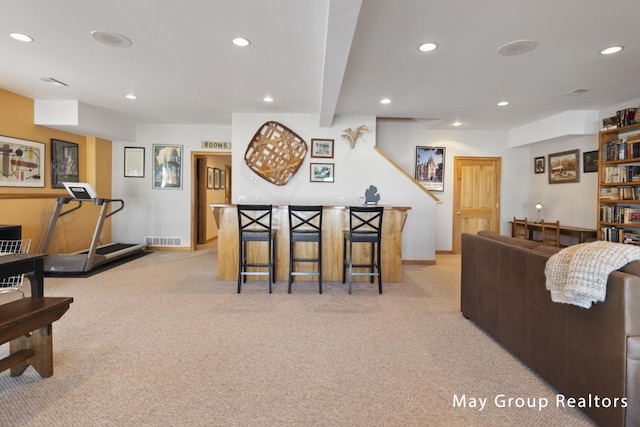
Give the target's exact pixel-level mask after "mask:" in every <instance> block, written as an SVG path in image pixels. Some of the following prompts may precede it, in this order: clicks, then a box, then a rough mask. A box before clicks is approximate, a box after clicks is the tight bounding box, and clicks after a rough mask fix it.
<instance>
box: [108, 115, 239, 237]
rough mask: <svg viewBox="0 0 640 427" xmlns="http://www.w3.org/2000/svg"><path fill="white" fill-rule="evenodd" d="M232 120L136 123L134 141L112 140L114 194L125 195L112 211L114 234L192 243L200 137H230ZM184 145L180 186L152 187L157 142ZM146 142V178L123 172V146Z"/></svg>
mask: <svg viewBox="0 0 640 427" xmlns="http://www.w3.org/2000/svg"><path fill="white" fill-rule="evenodd" d="M230 140H231V128H230V127H229V126H215V125H210V126H203V125H138V127H137V129H136V142H135V143H132V142H121V141H114V142H113V152H112V156H113V173H112V187H113V188H112V197H113V198H122V199H124V201H125V209H124V210H123V211H122V212H119V213H117V214H116V215H114V216H113V217H112V221H113V225H112V240H113V241H115V242H125V243H139V242H144V241H145V237H147V236H152V237H180V238H182V246H184V247H188V246H190V245H191V193H192V188H191V187H192V185H191V184H192V170H191V153H192V152H200V153H202V152H205V153H206V152H213V151H218V152H220V151H221V150H204V149H202V148H201V141H230ZM154 144H162V145H182V146H183V156H182V189H167V190H159V189H153V188H152V181H153V157H152V156H153V145H154ZM128 146H135V147H144V148H145V165H144V167H145V176H144V178H125V177H124V147H128Z"/></svg>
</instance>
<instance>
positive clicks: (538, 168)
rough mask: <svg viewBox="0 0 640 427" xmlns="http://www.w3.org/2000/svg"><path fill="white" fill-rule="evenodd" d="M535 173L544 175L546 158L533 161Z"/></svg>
mask: <svg viewBox="0 0 640 427" xmlns="http://www.w3.org/2000/svg"><path fill="white" fill-rule="evenodd" d="M533 171H534V173H544V156H542V157H536V158H535V159H533Z"/></svg>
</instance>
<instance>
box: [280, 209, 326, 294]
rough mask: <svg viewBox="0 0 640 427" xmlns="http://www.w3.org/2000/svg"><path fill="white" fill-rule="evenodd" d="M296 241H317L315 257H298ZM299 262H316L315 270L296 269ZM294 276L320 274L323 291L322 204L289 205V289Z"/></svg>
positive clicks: (319, 286)
mask: <svg viewBox="0 0 640 427" xmlns="http://www.w3.org/2000/svg"><path fill="white" fill-rule="evenodd" d="M296 243H302V244H304V243H316V244H317V250H318V255H317V256H316V257H315V258H312V257H309V256H307V257H303V258H296V256H295V253H294V251H295V247H296V245H295V244H296ZM298 263H315V264H317V270H315V271H295V265H296V264H298ZM293 276H318V288H319V291H320V293H322V206H289V290H288V292H289V293H291V283H292V282H293Z"/></svg>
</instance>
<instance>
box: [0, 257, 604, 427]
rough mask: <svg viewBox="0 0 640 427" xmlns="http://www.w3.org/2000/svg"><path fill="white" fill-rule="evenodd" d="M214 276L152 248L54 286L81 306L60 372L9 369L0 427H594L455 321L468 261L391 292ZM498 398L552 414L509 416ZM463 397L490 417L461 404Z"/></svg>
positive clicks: (2, 379) (527, 411) (59, 336)
mask: <svg viewBox="0 0 640 427" xmlns="http://www.w3.org/2000/svg"><path fill="white" fill-rule="evenodd" d="M215 265H216V251H215V250H212V249H206V250H199V251H195V252H155V253H153V254H150V255H148V256H145V257H142V258H140V259H137V260H134V261H131V262H129V263H127V264H124V265H121V266H118V267H116V268H114V269H111V270H108V271H106V272H104V273H100V274H98V275H96V276H93V277H90V278H85V279H73V278H47V279H46V280H45V294H46V295H48V296H72V297H73V298H74V299H75V302H74V303H73V304H72V305H71V308H70V309H69V311H68V312H67V313H66V314H65V315H64V317H63V318H62V319H61V320H59V321H58V322H56V323H55V324H54V326H53V332H54V375H53V377H51V378H48V379H41V378H40V377H39V376H38V375H37V374H36V373H35V371H34V370H33V369H32V368H28V369H27V371H26V372H25V373H24V374H23V375H22V376H19V377H14V378H12V377H10V376H9V372H8V371H5V372H3V373H0V425H2V426H373V425H376V426H513V425H527V426H537V425H539V426H548V425H563V426H589V425H592V424H591V423H590V421H588V419H587V418H585V417H584V416H583V415H582V414H581V413H580V412H578V411H577V410H573V409H558V408H556V407H555V405H554V404H553V402H554V401H553V399H554V398H555V391H554V390H553V389H551V388H550V387H549V386H547V385H546V384H545V383H544V382H543V381H542V380H540V379H539V378H538V377H537V376H536V375H534V374H533V373H532V372H531V371H530V370H528V369H527V368H526V367H525V366H523V365H522V364H521V363H520V362H519V361H518V360H517V359H515V358H514V357H513V356H511V355H510V354H509V353H508V352H506V351H505V350H504V349H502V348H501V347H500V346H499V345H497V344H496V343H495V342H494V341H493V340H492V339H491V338H489V337H488V336H487V335H485V334H484V333H483V332H481V331H480V330H479V329H477V328H476V327H475V326H474V325H473V324H472V323H470V322H469V321H467V320H466V319H464V318H463V317H462V315H461V314H460V312H459V298H460V296H459V294H460V279H459V277H460V258H459V256H455V255H446V256H438V259H437V264H436V265H432V266H406V267H405V268H404V281H403V282H402V283H395V284H393V283H386V284H384V294H383V295H378V293H377V289H376V286H375V285H370V284H367V283H358V284H354V291H353V294H352V295H348V294H347V291H346V286H345V285H342V284H339V283H326V284H325V290H324V294H323V295H319V294H318V292H317V285H316V284H315V283H303V284H295V285H294V290H293V293H292V294H290V295H289V294H287V291H286V287H287V285H286V283H276V285H275V287H274V293H273V294H271V295H269V294H268V292H267V288H266V283H265V282H258V283H248V284H246V285H244V286H243V292H242V294H239V295H238V294H237V293H236V283H235V282H231V281H225V282H218V281H216V279H215V277H216V274H215V270H216V269H215ZM27 287H28V286H27ZM0 298H6V297H1V296H0ZM0 302H2V300H1V299H0ZM7 347H8V346H7V345H4V346H2V347H0V356H3V355H6V353H7V352H8V349H7ZM501 394H504V395H506V397H507V398H508V397H511V398H525V399H526V398H538V399H539V398H546V399H549V402H550V406H549V407H548V408H545V409H543V410H538V409H537V408H526V407H525V408H515V407H512V408H500V407H497V406H496V404H495V398H496V396H499V395H501ZM462 395H465V396H466V398H467V403H469V402H470V400H469V398H472V397H473V398H482V399H487V405H486V408H485V409H484V410H482V411H480V410H478V408H459V407H458V408H456V407H453V406H454V396H457V397H458V398H460V397H461V396H462Z"/></svg>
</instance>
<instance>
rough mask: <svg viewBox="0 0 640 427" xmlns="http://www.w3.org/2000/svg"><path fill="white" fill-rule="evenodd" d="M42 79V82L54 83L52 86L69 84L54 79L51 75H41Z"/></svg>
mask: <svg viewBox="0 0 640 427" xmlns="http://www.w3.org/2000/svg"><path fill="white" fill-rule="evenodd" d="M42 81H43V82H47V83H49V84H51V85H54V86H69V85H68V84H66V83H63V82H61V81H60V80H56V79H54V78H53V77H43V78H42Z"/></svg>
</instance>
